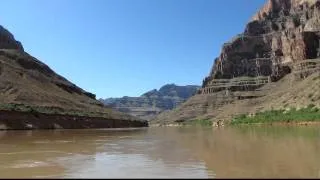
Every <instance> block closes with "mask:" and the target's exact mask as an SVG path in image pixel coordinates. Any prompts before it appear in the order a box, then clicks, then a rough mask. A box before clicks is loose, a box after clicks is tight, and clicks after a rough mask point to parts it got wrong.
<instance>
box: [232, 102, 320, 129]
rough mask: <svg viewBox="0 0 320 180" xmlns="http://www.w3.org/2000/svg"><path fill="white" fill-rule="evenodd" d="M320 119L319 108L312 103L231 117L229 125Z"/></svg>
mask: <svg viewBox="0 0 320 180" xmlns="http://www.w3.org/2000/svg"><path fill="white" fill-rule="evenodd" d="M304 121H320V109H319V108H316V107H315V106H314V105H313V104H310V105H309V106H307V107H305V108H301V109H299V110H297V109H295V108H291V109H289V110H284V109H280V110H270V111H265V112H259V113H256V114H255V115H253V116H249V115H245V114H242V115H239V116H237V117H235V118H233V119H232V121H231V123H230V124H231V125H237V124H254V123H274V122H304Z"/></svg>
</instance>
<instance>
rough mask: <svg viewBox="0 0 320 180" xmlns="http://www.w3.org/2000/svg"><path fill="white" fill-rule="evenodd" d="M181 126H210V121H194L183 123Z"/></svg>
mask: <svg viewBox="0 0 320 180" xmlns="http://www.w3.org/2000/svg"><path fill="white" fill-rule="evenodd" d="M182 125H191V126H212V121H211V120H209V119H195V120H191V121H186V122H183V123H182Z"/></svg>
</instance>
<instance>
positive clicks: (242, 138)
mask: <svg viewBox="0 0 320 180" xmlns="http://www.w3.org/2000/svg"><path fill="white" fill-rule="evenodd" d="M319 138H320V130H319V128H318V127H241V128H225V129H212V128H181V127H168V128H149V129H148V128H142V129H120V130H119V129H118V130H59V131H7V132H6V131H0V177H1V178H12V177H16V178H28V177H62V178H77V177H79V178H121V177H124V178H139V177H144V178H148V177H149V178H207V177H218V178H229V177H231V178H232V177H237V178H241V177H249V178H255V177H257V178H264V177H270V178H279V177H280V178H281V177H283V178H288V177H289V178H301V177H304V178H308V177H311V178H319V177H320V163H319V162H320V154H319V153H318V152H320V141H319Z"/></svg>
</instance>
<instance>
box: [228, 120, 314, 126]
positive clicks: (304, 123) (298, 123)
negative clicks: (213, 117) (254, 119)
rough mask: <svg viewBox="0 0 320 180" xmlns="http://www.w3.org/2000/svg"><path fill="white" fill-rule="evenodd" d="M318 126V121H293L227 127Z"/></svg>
mask: <svg viewBox="0 0 320 180" xmlns="http://www.w3.org/2000/svg"><path fill="white" fill-rule="evenodd" d="M315 125H320V121H294V122H292V121H291V122H272V123H248V124H244V123H243V124H235V125H228V126H315Z"/></svg>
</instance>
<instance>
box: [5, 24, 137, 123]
mask: <svg viewBox="0 0 320 180" xmlns="http://www.w3.org/2000/svg"><path fill="white" fill-rule="evenodd" d="M17 106H19V107H21V108H23V109H24V111H31V110H30V107H31V108H32V109H33V110H34V109H37V110H39V111H40V113H51V114H55V113H62V114H65V113H69V112H71V111H72V112H77V113H78V112H79V113H81V115H83V114H84V115H88V113H93V114H95V115H97V116H98V117H100V116H101V117H104V118H107V119H116V120H117V119H121V120H137V119H138V118H135V117H132V116H130V115H127V114H124V113H120V112H117V111H113V110H111V109H110V108H106V107H104V105H103V104H102V103H101V102H100V101H98V100H96V96H95V95H94V94H92V93H90V92H87V91H85V90H83V89H81V88H80V87H78V86H76V85H75V84H73V83H72V82H70V81H68V80H67V79H65V78H64V77H62V76H60V75H58V74H56V73H55V72H54V71H53V70H52V69H51V68H50V67H48V66H47V65H46V64H44V63H43V62H41V61H39V60H37V59H36V58H34V57H32V56H31V55H29V54H28V53H26V52H25V51H24V49H23V47H22V45H21V43H20V42H18V41H16V40H15V39H14V36H13V35H12V34H11V33H10V32H9V31H8V30H6V29H5V28H3V27H2V26H0V110H10V111H13V110H17V108H16V107H17ZM43 111H45V112H43ZM77 115H79V114H77ZM7 119H8V118H7ZM2 120H3V117H0V121H2ZM0 125H1V122H0ZM12 128H15V127H12Z"/></svg>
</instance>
